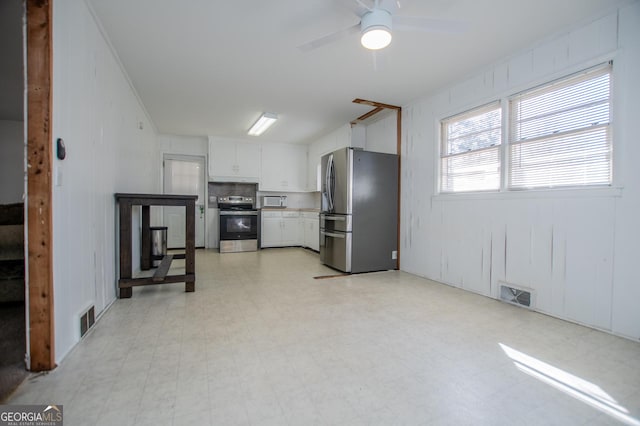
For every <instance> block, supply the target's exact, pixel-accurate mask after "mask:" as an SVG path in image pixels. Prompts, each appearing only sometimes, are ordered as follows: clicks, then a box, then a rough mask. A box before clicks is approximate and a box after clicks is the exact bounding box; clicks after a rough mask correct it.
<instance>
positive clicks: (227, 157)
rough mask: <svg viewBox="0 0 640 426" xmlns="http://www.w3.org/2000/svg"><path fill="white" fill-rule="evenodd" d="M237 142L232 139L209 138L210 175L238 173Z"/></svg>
mask: <svg viewBox="0 0 640 426" xmlns="http://www.w3.org/2000/svg"><path fill="white" fill-rule="evenodd" d="M236 170H237V165H236V144H235V142H234V141H231V140H224V139H222V140H219V139H212V138H210V139H209V176H210V177H214V176H234V175H236V174H237V172H236Z"/></svg>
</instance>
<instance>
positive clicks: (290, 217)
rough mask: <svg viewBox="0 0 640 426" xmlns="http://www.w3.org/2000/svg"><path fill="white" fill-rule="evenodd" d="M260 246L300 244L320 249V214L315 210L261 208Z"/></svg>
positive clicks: (316, 249)
mask: <svg viewBox="0 0 640 426" xmlns="http://www.w3.org/2000/svg"><path fill="white" fill-rule="evenodd" d="M260 225H261V229H262V231H261V237H260V247H263V248H266V247H289V246H302V247H308V248H310V249H312V250H315V251H319V250H320V230H319V228H320V216H319V214H318V213H316V212H299V211H297V210H296V211H287V210H263V211H262V214H261V224H260Z"/></svg>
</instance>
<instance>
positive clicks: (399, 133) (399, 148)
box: [396, 108, 402, 269]
mask: <svg viewBox="0 0 640 426" xmlns="http://www.w3.org/2000/svg"><path fill="white" fill-rule="evenodd" d="M396 114H397V117H396V153H397V154H398V244H397V247H398V249H397V250H398V257H397V259H396V269H400V232H401V228H400V220H401V216H400V210H401V206H400V200H402V108H400V109H398V110H397V112H396Z"/></svg>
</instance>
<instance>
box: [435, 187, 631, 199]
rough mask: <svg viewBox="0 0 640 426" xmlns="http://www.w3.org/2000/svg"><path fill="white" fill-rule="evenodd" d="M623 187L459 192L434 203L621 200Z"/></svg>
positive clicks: (439, 196)
mask: <svg viewBox="0 0 640 426" xmlns="http://www.w3.org/2000/svg"><path fill="white" fill-rule="evenodd" d="M622 191H623V188H622V187H601V188H594V187H591V188H562V189H527V190H511V191H499V192H498V191H491V192H490V191H486V192H457V193H447V194H436V195H433V196H432V197H431V199H432V200H434V201H461V200H518V199H528V198H529V199H560V198H619V197H622Z"/></svg>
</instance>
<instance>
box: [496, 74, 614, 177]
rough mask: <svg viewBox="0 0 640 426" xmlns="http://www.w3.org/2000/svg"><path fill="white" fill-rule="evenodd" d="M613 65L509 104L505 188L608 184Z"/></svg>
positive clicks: (512, 99)
mask: <svg viewBox="0 0 640 426" xmlns="http://www.w3.org/2000/svg"><path fill="white" fill-rule="evenodd" d="M610 103H611V65H610V64H608V65H606V66H602V67H599V68H597V69H593V70H589V71H587V72H584V73H582V74H581V75H578V76H573V77H570V78H568V79H564V80H561V81H559V82H556V83H553V84H550V85H547V86H544V87H542V88H538V89H534V90H530V91H527V92H524V93H522V94H520V95H517V96H515V97H513V98H511V99H510V120H511V126H510V130H509V141H510V143H509V149H508V187H509V188H510V189H526V188H540V187H561V186H584V185H606V184H611V181H612V173H611V157H612V156H611V145H612V143H611V129H610V124H611V108H610Z"/></svg>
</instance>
